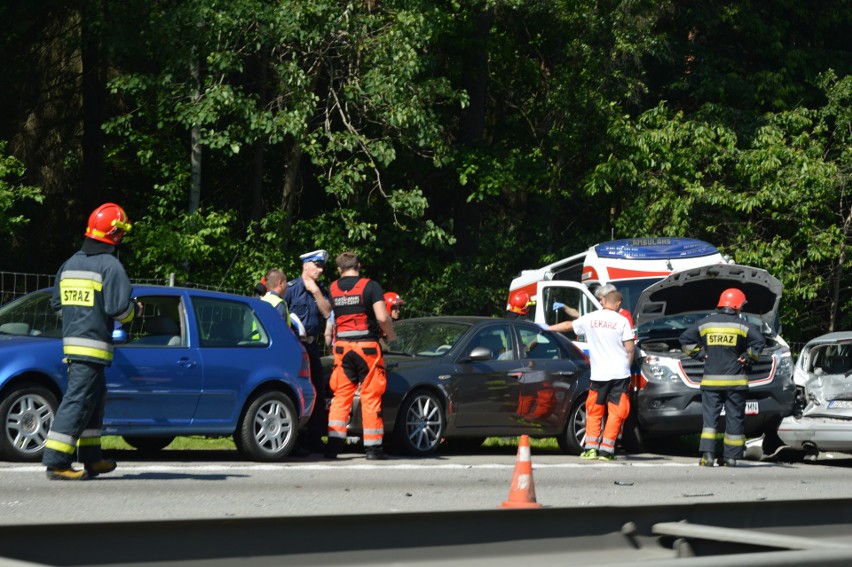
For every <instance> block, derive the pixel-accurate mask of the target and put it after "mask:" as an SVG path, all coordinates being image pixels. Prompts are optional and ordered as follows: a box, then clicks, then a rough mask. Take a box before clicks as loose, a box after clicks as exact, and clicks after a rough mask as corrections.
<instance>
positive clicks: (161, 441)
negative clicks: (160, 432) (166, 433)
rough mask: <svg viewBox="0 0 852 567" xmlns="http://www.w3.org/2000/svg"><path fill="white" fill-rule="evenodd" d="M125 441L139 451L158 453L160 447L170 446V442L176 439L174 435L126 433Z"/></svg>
mask: <svg viewBox="0 0 852 567" xmlns="http://www.w3.org/2000/svg"><path fill="white" fill-rule="evenodd" d="M123 439H124V441H125V442H126V443H127V444H128V445H130V446H131V447H134V448H135V449H136V450H138V451H142V452H145V453H156V452H157V451H159V450H160V449H165V448H166V447H168V446H169V443H171V442H172V441H174V440H175V438H174V436H172V437H133V436H128V435H125V436H124V437H123Z"/></svg>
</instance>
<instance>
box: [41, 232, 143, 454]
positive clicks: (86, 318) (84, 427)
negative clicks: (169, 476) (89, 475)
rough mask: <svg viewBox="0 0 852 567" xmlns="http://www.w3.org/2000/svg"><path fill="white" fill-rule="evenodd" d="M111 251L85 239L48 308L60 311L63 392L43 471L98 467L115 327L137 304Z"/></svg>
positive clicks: (61, 271)
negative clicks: (64, 372) (65, 377)
mask: <svg viewBox="0 0 852 567" xmlns="http://www.w3.org/2000/svg"><path fill="white" fill-rule="evenodd" d="M114 250H115V246H113V245H111V244H106V243H103V242H97V241H95V240H91V239H88V238H87V239H86V240H84V242H83V247H82V248H81V250H80V251H79V252H77V253H76V254H74V255H73V256H71V258H69V259H68V260H67V261H66V262H65V263H64V264H63V265H62V267H61V268H59V272H58V273H57V275H56V285H55V286H54V288H53V297H52V300H51V305H52V306H53V308H54V309H61V316H62V349H63V352H64V354H65V360H66V362H67V363H68V388H67V389H66V391H65V396H64V397H63V398H62V403H61V404H60V405H59V409H58V410H57V412H56V417H55V418H54V420H53V423H52V425H51V427H50V432H49V433H48V435H47V442H46V444H45V450H44V456H43V459H42V462H43V463H44V465H45V466H47V468H48V470H63V469H68V468H70V467H71V463H72V462H73V461H74V457H75V454H76V455H77V457H78V460H79V462H81V463H83V464H90V463H95V462H98V461H100V460H101V459H102V456H101V427H102V425H103V418H104V403H105V398H106V376H105V369H106V367H107V366H109V365H110V364H112V350H113V345H112V331H113V328H114V326H115V325H114V321H119V322H121V323H128V322H130V321H131V320H132V319H133V317H134V316H135V314H136V302H135V301H134V300H133V299H132V298H131V297H130V296H131V293H132V288H131V285H130V280H129V279H128V278H127V274H126V273H125V272H124V268H123V267H122V265H121V263H120V262H119V261H118V259H116V258H115V256H113V255H112V253H113V251H114Z"/></svg>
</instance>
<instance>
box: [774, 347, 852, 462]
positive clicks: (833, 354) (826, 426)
mask: <svg viewBox="0 0 852 567" xmlns="http://www.w3.org/2000/svg"><path fill="white" fill-rule="evenodd" d="M793 379H794V381H795V383H796V389H797V399H796V407H795V411H794V414H793V415H792V416H790V417H787V418H785V419H783V420H782V421H781V425H780V426H779V427H778V436H779V437H780V438H781V441H782V442H783V443H784V444H785V445H787V446H788V447H789V448H791V449H795V450H800V451H803V452H804V455H805V457H806V458H810V459H816V457H817V456H818V455H819V453H820V452H821V451H822V452H825V451H837V452H841V453H852V332H850V331H844V332H838V333H828V334H826V335H822V336H820V337H817V338H815V339H813V340H811V341H810V342H808V343H807V344H806V345H805V347H804V348H803V349H802V352H801V354H800V355H799V358H798V361H797V362H796V367H795V372H794V377H793Z"/></svg>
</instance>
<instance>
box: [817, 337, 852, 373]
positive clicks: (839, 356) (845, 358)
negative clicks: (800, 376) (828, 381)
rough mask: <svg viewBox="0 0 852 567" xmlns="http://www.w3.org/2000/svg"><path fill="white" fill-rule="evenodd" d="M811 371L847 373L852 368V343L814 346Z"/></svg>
mask: <svg viewBox="0 0 852 567" xmlns="http://www.w3.org/2000/svg"><path fill="white" fill-rule="evenodd" d="M810 364H811V367H810V369H808V370H809V371H810V372H814V373H816V374H846V373H847V372H849V371H850V370H852V350H850V345H849V344H846V343H842V344H829V345H825V346H820V347H814V348H813V349H811V353H810Z"/></svg>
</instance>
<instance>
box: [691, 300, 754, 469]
mask: <svg viewBox="0 0 852 567" xmlns="http://www.w3.org/2000/svg"><path fill="white" fill-rule="evenodd" d="M680 344H681V347H682V348H683V351H684V352H685V353H687V354H689V355H690V356H692V357H693V358H696V359H699V360H704V376H703V377H702V378H701V403H702V411H703V414H704V427H703V428H702V430H701V441H700V443H699V451H700V452H701V453H702V454H707V453H715V451H716V424H717V422H718V420H719V415H720V413H721V411H722V405H723V404H724V406H725V436H724V453H723V458H724V459H726V460H727V459H741V458H742V456H743V453H744V450H745V405H746V397H747V396H748V375H747V374H746V371H745V368H744V367H743V364H742V363H741V362H740V361H739V359H740V358H741V357H742V356H743V355H745V356H746V357H747V358H748V359H750V360H751V361H756V360H757V359H758V357H759V355H760V350H761V349H762V348H763V345H764V344H765V340H764V338H763V335H761V333H760V331H759V330H758V328H757V327H755V326H754V325H751V324H750V323H748V322H747V321H746V320H745V319H743V318H741V317H739V316H738V315H737V314H736V311H734V310H733V309H731V308H728V307H722V308H719V310H718V311H717V312H716V313H713V314H711V315H708V316H707V317H706V318H704V319H702V320H701V321H699V322H698V323H697V324H696V325H693V326H692V327H690V328H689V329H687V330H686V331H684V332H683V334H681V336H680Z"/></svg>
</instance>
